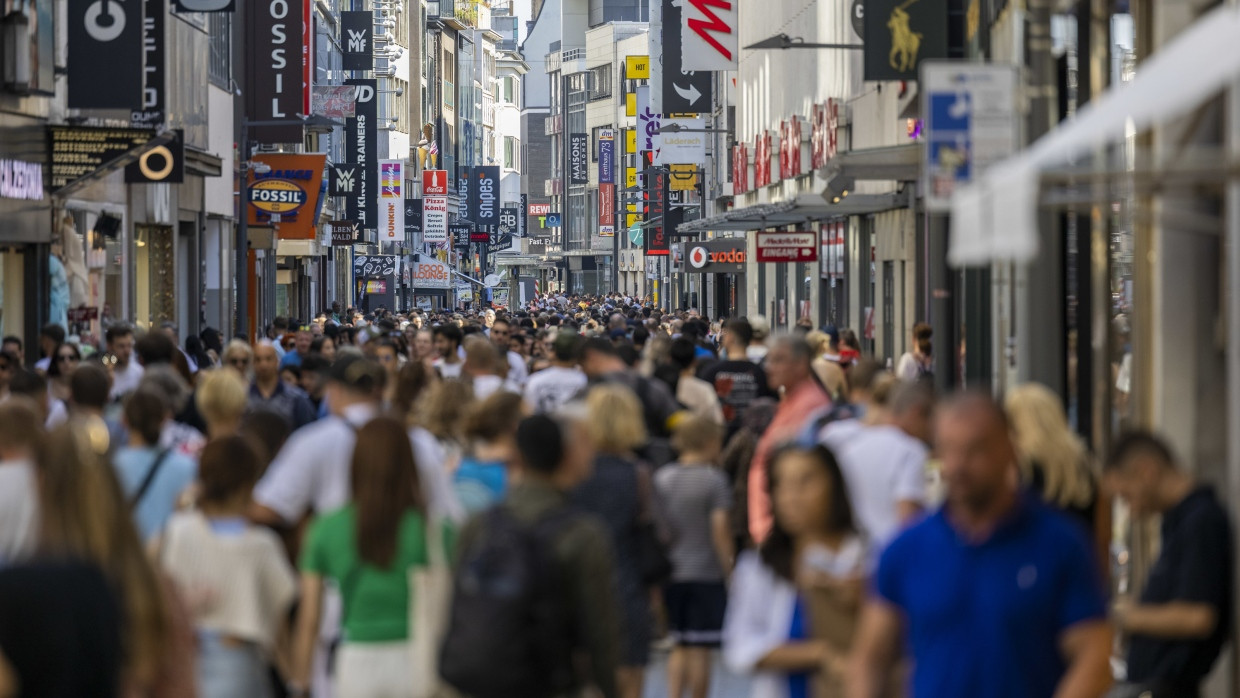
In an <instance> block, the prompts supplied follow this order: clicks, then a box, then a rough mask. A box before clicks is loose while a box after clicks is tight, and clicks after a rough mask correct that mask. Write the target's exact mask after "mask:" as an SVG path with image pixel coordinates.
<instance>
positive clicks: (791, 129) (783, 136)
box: [779, 116, 801, 179]
mask: <svg viewBox="0 0 1240 698" xmlns="http://www.w3.org/2000/svg"><path fill="white" fill-rule="evenodd" d="M799 176H801V120H800V119H798V118H797V117H795V116H793V117H792V118H790V119H788V120H787V121H783V122H780V124H779V178H780V179H795V178H797V177H799Z"/></svg>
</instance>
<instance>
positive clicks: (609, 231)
mask: <svg viewBox="0 0 1240 698" xmlns="http://www.w3.org/2000/svg"><path fill="white" fill-rule="evenodd" d="M598 234H599V235H601V236H602V237H605V238H609V237H613V236H615V234H616V185H615V184H614V183H612V182H603V183H601V184H599V185H598Z"/></svg>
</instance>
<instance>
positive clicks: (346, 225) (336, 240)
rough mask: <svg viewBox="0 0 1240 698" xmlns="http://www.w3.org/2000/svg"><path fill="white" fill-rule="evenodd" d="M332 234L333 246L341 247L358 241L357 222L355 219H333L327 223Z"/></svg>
mask: <svg viewBox="0 0 1240 698" xmlns="http://www.w3.org/2000/svg"><path fill="white" fill-rule="evenodd" d="M327 226H328V229H329V230H330V231H331V234H332V246H333V247H341V246H347V245H352V244H353V243H355V242H357V223H354V222H353V221H332V222H331V223H328V224H327Z"/></svg>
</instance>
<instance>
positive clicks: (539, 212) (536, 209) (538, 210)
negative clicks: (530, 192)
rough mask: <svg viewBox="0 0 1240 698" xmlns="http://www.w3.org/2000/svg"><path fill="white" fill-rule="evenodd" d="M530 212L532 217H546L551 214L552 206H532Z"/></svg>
mask: <svg viewBox="0 0 1240 698" xmlns="http://www.w3.org/2000/svg"><path fill="white" fill-rule="evenodd" d="M529 211H530V215H531V216H545V215H547V214H548V213H551V204H530V205H529Z"/></svg>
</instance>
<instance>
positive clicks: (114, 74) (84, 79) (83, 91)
mask: <svg viewBox="0 0 1240 698" xmlns="http://www.w3.org/2000/svg"><path fill="white" fill-rule="evenodd" d="M259 4H262V3H259ZM264 6H265V5H264ZM68 8H69V13H68V21H69V28H68V35H69V36H68V38H69V55H68V64H67V67H66V70H67V71H68V83H69V84H68V87H69V95H68V97H69V102H68V106H69V108H70V109H126V110H131V109H137V108H139V107H140V106H142V104H144V100H143V89H144V86H145V83H146V76H145V74H144V73H143V69H142V59H143V41H142V39H143V26H142V3H141V2H139V1H138V0H124V1H122V0H112V1H111V2H104V1H103V0H96V2H90V1H89V0H72V1H71V2H69V3H68ZM49 89H50V86H49Z"/></svg>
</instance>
